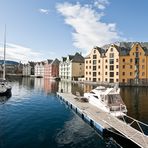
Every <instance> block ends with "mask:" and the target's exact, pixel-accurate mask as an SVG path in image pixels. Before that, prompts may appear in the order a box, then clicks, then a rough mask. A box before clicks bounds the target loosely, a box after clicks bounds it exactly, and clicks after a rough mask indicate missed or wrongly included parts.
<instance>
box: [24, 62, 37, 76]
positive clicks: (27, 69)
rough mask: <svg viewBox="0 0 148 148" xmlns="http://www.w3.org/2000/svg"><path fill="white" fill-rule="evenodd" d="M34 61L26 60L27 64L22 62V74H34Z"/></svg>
mask: <svg viewBox="0 0 148 148" xmlns="http://www.w3.org/2000/svg"><path fill="white" fill-rule="evenodd" d="M34 67H35V63H34V62H28V63H27V64H23V76H31V75H34V71H35V70H34Z"/></svg>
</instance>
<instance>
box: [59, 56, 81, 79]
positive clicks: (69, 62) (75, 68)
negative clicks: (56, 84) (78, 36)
mask: <svg viewBox="0 0 148 148" xmlns="http://www.w3.org/2000/svg"><path fill="white" fill-rule="evenodd" d="M59 76H60V78H61V79H64V80H78V78H79V77H84V57H83V56H82V55H81V54H79V53H76V54H75V55H68V56H67V57H62V61H61V62H60V65H59Z"/></svg>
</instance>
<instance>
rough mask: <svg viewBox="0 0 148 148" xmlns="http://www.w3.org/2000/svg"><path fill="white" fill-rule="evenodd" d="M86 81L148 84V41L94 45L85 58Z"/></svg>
mask: <svg viewBox="0 0 148 148" xmlns="http://www.w3.org/2000/svg"><path fill="white" fill-rule="evenodd" d="M85 81H92V82H98V83H99V82H100V83H105V82H107V83H120V84H126V85H134V84H139V85H140V84H141V85H145V84H148V42H144V43H136V42H119V43H115V44H110V45H106V46H104V47H102V48H99V47H94V48H93V49H92V50H91V52H90V54H89V55H88V56H87V57H86V58H85Z"/></svg>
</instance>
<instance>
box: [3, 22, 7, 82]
mask: <svg viewBox="0 0 148 148" xmlns="http://www.w3.org/2000/svg"><path fill="white" fill-rule="evenodd" d="M5 60H6V25H5V32H4V64H3V79H4V80H5V75H6V73H5V71H6V66H5V64H6V63H5Z"/></svg>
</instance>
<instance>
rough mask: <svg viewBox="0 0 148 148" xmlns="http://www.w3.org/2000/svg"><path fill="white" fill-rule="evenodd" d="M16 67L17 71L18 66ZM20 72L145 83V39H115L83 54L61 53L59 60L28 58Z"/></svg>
mask: <svg viewBox="0 0 148 148" xmlns="http://www.w3.org/2000/svg"><path fill="white" fill-rule="evenodd" d="M16 70H17V71H18V66H17V68H16ZM19 72H20V69H19ZM22 75H23V76H30V75H33V76H35V77H44V78H60V79H61V80H70V81H71V80H83V81H86V82H97V83H120V84H124V85H127V84H128V85H134V84H142V85H147V84H148V42H142V43H138V42H118V43H114V44H109V45H105V46H103V47H94V48H93V49H92V50H91V52H90V53H89V55H87V56H86V57H85V58H84V57H83V56H82V55H81V54H80V53H76V54H75V55H68V56H67V57H62V59H61V61H59V60H58V59H55V60H46V61H41V62H28V63H27V64H23V66H22Z"/></svg>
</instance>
